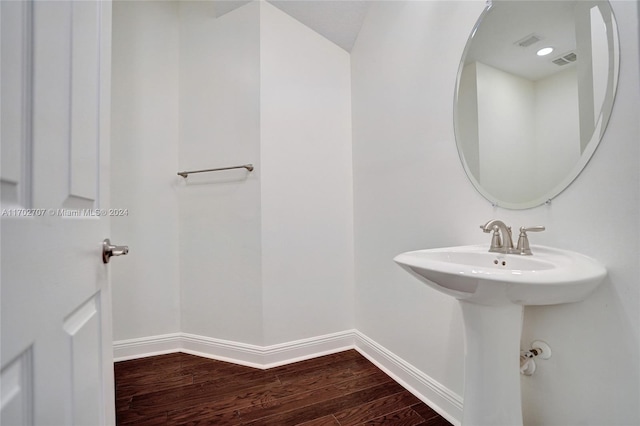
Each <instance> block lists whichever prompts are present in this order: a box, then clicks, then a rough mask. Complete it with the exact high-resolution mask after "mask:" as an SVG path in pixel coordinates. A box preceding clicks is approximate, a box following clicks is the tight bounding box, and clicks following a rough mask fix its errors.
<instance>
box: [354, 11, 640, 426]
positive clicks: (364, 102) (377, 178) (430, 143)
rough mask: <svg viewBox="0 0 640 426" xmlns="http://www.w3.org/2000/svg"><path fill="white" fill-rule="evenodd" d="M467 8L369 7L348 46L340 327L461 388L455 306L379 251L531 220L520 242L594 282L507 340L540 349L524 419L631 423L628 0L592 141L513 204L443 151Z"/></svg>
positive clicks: (471, 239)
mask: <svg viewBox="0 0 640 426" xmlns="http://www.w3.org/2000/svg"><path fill="white" fill-rule="evenodd" d="M483 7H484V2H483V1H480V0H478V1H473V2H444V1H442V2H431V1H429V2H380V3H373V4H372V5H371V8H370V10H369V14H368V16H367V19H366V21H365V23H364V25H363V28H362V31H361V33H360V35H359V38H358V40H357V42H356V45H355V48H354V50H353V52H352V73H353V74H352V87H353V97H352V103H353V134H354V140H353V147H354V148H353V158H354V199H355V207H354V210H355V219H354V223H355V261H356V269H355V273H356V297H355V300H356V303H355V306H356V313H357V315H356V328H357V329H358V330H360V331H361V332H363V333H364V334H366V335H367V336H369V337H370V338H372V339H373V340H375V341H377V342H378V343H380V344H382V345H384V346H385V347H386V348H388V349H389V350H391V351H392V352H394V353H395V354H397V355H399V356H401V357H403V358H404V359H405V360H407V361H408V362H410V363H412V364H413V365H414V366H416V367H417V368H419V369H420V370H422V371H423V372H424V373H426V374H427V375H429V376H431V377H432V378H434V379H435V380H437V381H438V382H440V383H441V384H443V385H444V386H446V387H447V388H449V389H450V390H452V391H454V392H456V393H458V394H460V395H461V394H462V386H463V371H462V370H463V352H464V349H463V343H462V338H463V337H462V336H463V329H462V325H461V320H460V312H459V309H458V307H457V305H456V303H455V302H453V301H452V300H450V299H449V298H447V297H445V296H443V295H440V294H438V293H437V292H436V291H435V290H431V289H430V288H427V286H424V285H423V284H421V283H420V282H418V281H417V280H416V279H414V278H413V277H411V276H409V275H408V274H406V272H404V271H402V270H401V269H400V268H399V267H398V266H396V265H394V264H393V262H392V261H391V259H392V258H393V256H394V255H396V254H398V253H400V252H403V251H407V250H412V249H418V248H429V247H438V246H454V245H460V244H471V243H486V244H488V243H489V239H488V238H489V237H487V236H486V235H485V234H483V233H482V232H480V230H479V229H478V225H479V224H481V223H483V222H485V221H486V220H488V219H491V218H500V219H503V220H505V221H506V222H507V223H509V224H511V225H513V226H520V225H525V224H526V225H537V224H542V225H546V226H547V231H546V232H544V233H541V234H536V235H534V236H532V237H531V238H532V243H533V244H547V245H551V246H558V247H563V248H566V249H570V250H576V251H579V252H582V253H585V254H587V255H590V256H593V257H595V258H597V259H599V260H600V261H602V262H603V263H604V264H605V265H606V266H607V268H608V270H609V276H608V278H607V279H606V281H605V282H604V284H603V285H602V286H601V287H600V288H599V289H598V290H597V291H596V292H595V293H594V294H593V295H592V296H591V297H590V298H589V299H588V300H586V301H584V302H581V303H576V304H570V305H559V306H547V307H527V308H525V321H524V331H523V341H522V342H523V347H525V346H528V345H529V344H530V342H531V341H532V340H534V339H542V340H545V341H547V342H548V343H549V344H550V345H551V347H552V349H553V357H552V358H551V359H550V360H548V361H541V362H539V363H538V370H537V371H536V374H535V375H534V376H532V377H526V378H523V380H522V382H523V400H524V416H525V424H552V425H560V424H590V425H602V424H609V425H630V424H638V423H639V422H640V413H639V412H638V406H637V402H638V401H639V400H640V390H639V386H640V385H639V384H640V376H639V372H638V367H639V363H638V359H640V354H639V327H640V321H638V317H639V315H640V306H639V302H640V294H639V288H640V286H639V281H640V265H639V262H638V254H637V253H638V249H639V247H638V246H639V244H638V242H639V237H640V232H639V231H640V226H639V225H640V224H639V222H638V217H639V214H640V211H639V192H640V191H639V188H638V182H639V178H640V176H639V174H638V165H639V155H638V154H639V151H638V144H637V135H638V134H639V127H638V113H637V111H638V110H639V107H640V105H639V99H638V93H639V92H640V87H639V83H640V82H639V80H638V74H639V70H638V9H637V8H638V5H637V3H635V2H625V1H620V2H613V7H614V12H615V13H616V17H617V19H618V25H619V31H620V36H621V40H622V41H621V49H622V52H621V69H620V82H619V84H620V85H619V89H618V94H617V100H616V102H615V105H614V110H613V113H612V116H611V121H610V123H609V126H608V129H607V133H606V134H605V136H604V139H603V141H602V143H601V145H600V147H599V148H598V150H597V152H596V153H595V155H594V157H593V158H592V160H591V162H590V163H589V165H588V167H587V168H586V170H585V171H584V172H583V173H582V174H581V175H580V177H579V178H578V180H577V181H576V182H575V183H574V184H573V185H572V186H571V187H569V188H568V189H567V190H566V191H565V192H563V193H562V194H561V195H560V196H559V197H558V198H557V199H555V200H554V201H553V203H552V204H551V205H550V206H543V207H539V208H534V209H530V210H524V211H508V210H503V209H499V208H495V209H494V208H492V207H491V205H489V203H487V202H486V201H485V200H484V199H483V198H482V197H481V196H480V195H479V194H477V193H476V192H475V190H474V189H473V187H472V185H471V184H470V183H469V182H468V181H467V179H466V177H465V175H464V172H463V169H462V167H461V165H460V162H459V160H458V156H457V152H456V146H455V141H454V134H453V128H452V110H453V104H452V103H453V96H452V94H453V91H454V90H453V88H454V87H455V78H456V73H457V70H458V65H459V59H460V55H461V54H462V51H463V48H464V45H465V42H466V39H467V36H468V35H469V33H470V31H471V29H472V27H473V25H474V24H475V21H476V19H477V18H478V16H479V15H480V13H481V11H482V9H483ZM442 40H447V43H443V42H442ZM372 70H375V72H372Z"/></svg>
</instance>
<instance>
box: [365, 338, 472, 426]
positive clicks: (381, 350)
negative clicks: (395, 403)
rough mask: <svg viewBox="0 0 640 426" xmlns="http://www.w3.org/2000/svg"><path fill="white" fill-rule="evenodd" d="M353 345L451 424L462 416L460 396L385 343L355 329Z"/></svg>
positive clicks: (458, 421) (457, 423)
mask: <svg viewBox="0 0 640 426" xmlns="http://www.w3.org/2000/svg"><path fill="white" fill-rule="evenodd" d="M355 344H356V345H355V349H356V350H357V351H358V352H360V353H361V354H362V355H363V356H364V357H365V358H367V359H368V360H369V361H371V362H372V363H373V364H375V365H376V366H377V367H378V368H380V369H381V370H382V371H384V372H385V373H386V374H387V375H388V376H389V377H391V378H392V379H394V380H395V381H396V382H398V383H400V384H401V385H402V387H404V388H405V389H407V390H408V391H409V392H411V393H412V394H414V395H415V396H416V397H418V398H419V399H420V400H422V401H423V402H424V403H425V404H427V405H428V406H429V407H431V408H433V409H434V410H435V411H436V412H437V413H438V414H440V415H441V416H442V417H444V418H445V419H447V420H448V421H449V422H450V423H452V424H454V425H460V422H461V420H462V397H461V396H460V395H458V394H457V393H455V392H453V391H452V390H450V389H449V388H447V387H446V386H444V385H442V384H441V383H439V382H438V381H436V380H434V379H433V378H431V377H429V376H428V375H426V374H425V373H423V372H422V371H420V370H418V369H417V368H416V367H414V366H413V365H411V364H409V363H408V362H406V361H405V360H403V359H402V358H400V357H398V356H397V355H395V354H394V353H393V352H391V351H389V350H388V349H386V348H385V347H383V346H381V345H379V344H378V343H376V342H374V341H373V340H371V339H369V338H368V337H367V336H365V335H364V334H362V333H360V332H359V331H357V330H355Z"/></svg>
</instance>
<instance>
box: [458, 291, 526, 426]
mask: <svg viewBox="0 0 640 426" xmlns="http://www.w3.org/2000/svg"><path fill="white" fill-rule="evenodd" d="M459 302H460V306H461V308H462V316H463V319H464V329H465V354H464V360H465V361H464V368H465V372H464V377H465V382H464V395H463V413H462V425H463V426H503V425H504V426H518V425H522V401H521V396H520V394H521V392H520V336H521V333H522V318H523V312H524V307H523V306H521V305H514V304H508V305H503V306H487V305H479V304H475V303H469V302H465V301H462V300H460V301H459Z"/></svg>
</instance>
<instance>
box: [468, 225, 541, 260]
mask: <svg viewBox="0 0 640 426" xmlns="http://www.w3.org/2000/svg"><path fill="white" fill-rule="evenodd" d="M480 228H482V230H483V231H484V232H485V233H487V234H488V233H489V232H493V236H492V237H491V247H489V251H490V252H494V253H504V254H510V253H513V254H520V255H525V256H526V255H531V247H529V238H528V236H527V232H540V231H544V230H545V227H544V226H529V227H526V226H522V227H520V238H518V247H516V248H514V247H513V239H512V237H511V227H510V226H507V225H505V223H504V222H503V221H501V220H497V219H492V220H490V221H489V222H487V223H485V224H484V225H480Z"/></svg>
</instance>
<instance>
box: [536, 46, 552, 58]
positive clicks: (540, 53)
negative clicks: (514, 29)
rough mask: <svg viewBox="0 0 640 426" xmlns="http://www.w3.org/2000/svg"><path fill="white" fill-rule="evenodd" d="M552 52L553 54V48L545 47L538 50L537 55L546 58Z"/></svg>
mask: <svg viewBox="0 0 640 426" xmlns="http://www.w3.org/2000/svg"><path fill="white" fill-rule="evenodd" d="M551 52H553V47H543V48H542V49H540V50H538V52H537V53H536V54H537V55H538V56H546V55H548V54H549V53H551Z"/></svg>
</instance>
